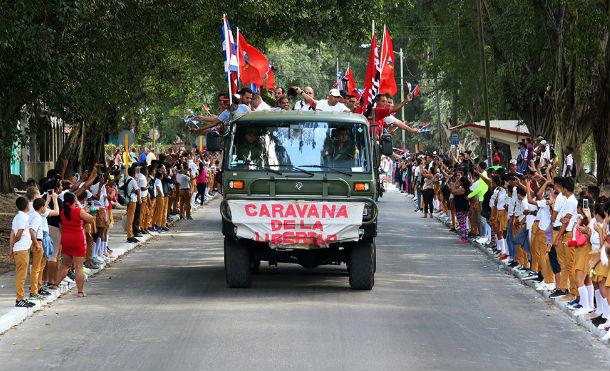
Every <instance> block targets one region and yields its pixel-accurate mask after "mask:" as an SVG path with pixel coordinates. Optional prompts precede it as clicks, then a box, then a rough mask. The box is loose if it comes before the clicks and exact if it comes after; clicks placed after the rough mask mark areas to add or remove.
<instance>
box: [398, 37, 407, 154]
mask: <svg viewBox="0 0 610 371" xmlns="http://www.w3.org/2000/svg"><path fill="white" fill-rule="evenodd" d="M399 54H400V101H401V102H402V101H404V100H405V75H404V73H403V71H402V64H403V53H402V48H400V52H399ZM400 118H401V120H402V122H405V106H404V105H403V106H402V107H401V108H400ZM401 134H402V145H403V149H404V148H406V143H405V131H404V130H402V131H401Z"/></svg>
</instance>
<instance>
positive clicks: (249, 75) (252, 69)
mask: <svg viewBox="0 0 610 371" xmlns="http://www.w3.org/2000/svg"><path fill="white" fill-rule="evenodd" d="M237 40H238V43H237V45H238V49H237V56H238V60H239V79H240V80H241V82H242V84H244V85H245V84H257V85H263V76H264V75H265V73H266V72H267V70H268V69H269V60H268V59H267V57H265V55H264V54H263V53H261V52H260V51H259V50H258V49H256V48H255V47H253V46H252V45H250V44H248V42H247V41H246V39H245V38H244V36H243V35H242V34H241V32H239V30H238V31H237Z"/></svg>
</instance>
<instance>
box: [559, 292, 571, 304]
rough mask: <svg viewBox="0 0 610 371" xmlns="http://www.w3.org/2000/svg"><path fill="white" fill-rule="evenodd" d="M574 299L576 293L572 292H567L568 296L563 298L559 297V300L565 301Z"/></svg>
mask: <svg viewBox="0 0 610 371" xmlns="http://www.w3.org/2000/svg"><path fill="white" fill-rule="evenodd" d="M572 300H574V295H572V294H570V293H567V295H566V296H564V297H563V298H561V299H559V301H564V302H566V301H572Z"/></svg>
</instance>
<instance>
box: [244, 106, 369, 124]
mask: <svg viewBox="0 0 610 371" xmlns="http://www.w3.org/2000/svg"><path fill="white" fill-rule="evenodd" d="M270 120H282V121H334V122H337V121H340V122H352V123H358V124H365V125H368V124H369V122H368V120H367V119H366V118H365V117H364V116H363V115H360V114H356V113H351V112H322V111H298V110H295V111H260V112H245V113H239V114H236V115H235V116H234V118H233V121H234V122H237V123H239V122H240V121H248V122H252V121H270Z"/></svg>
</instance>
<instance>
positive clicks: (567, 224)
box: [549, 178, 578, 298]
mask: <svg viewBox="0 0 610 371" xmlns="http://www.w3.org/2000/svg"><path fill="white" fill-rule="evenodd" d="M554 181H555V188H556V189H558V190H559V191H560V192H561V193H560V194H559V195H557V197H556V199H555V205H554V207H553V214H552V216H551V217H552V219H553V239H552V241H551V251H550V252H549V259H550V260H551V266H553V260H554V259H556V260H557V262H558V264H559V272H555V268H554V269H553V271H554V272H555V282H556V283H557V290H555V292H554V293H553V294H551V298H559V297H563V296H568V298H569V295H570V294H572V295H574V294H573V293H572V292H568V289H569V288H570V287H571V286H572V285H570V279H571V277H570V276H571V274H570V269H571V267H572V266H573V265H574V257H573V256H572V257H570V250H569V247H568V246H567V245H566V244H567V241H569V240H570V239H571V238H572V229H573V228H574V223H573V222H572V220H575V219H574V217H577V216H578V201H577V200H576V197H574V194H573V193H572V192H573V191H574V182H573V181H572V179H570V178H555V180H554ZM568 228H570V229H569V231H568ZM568 237H569V238H568ZM554 251H556V253H555V254H554ZM552 255H555V257H553V256H552ZM573 286H574V290H571V291H576V282H574V284H573Z"/></svg>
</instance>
